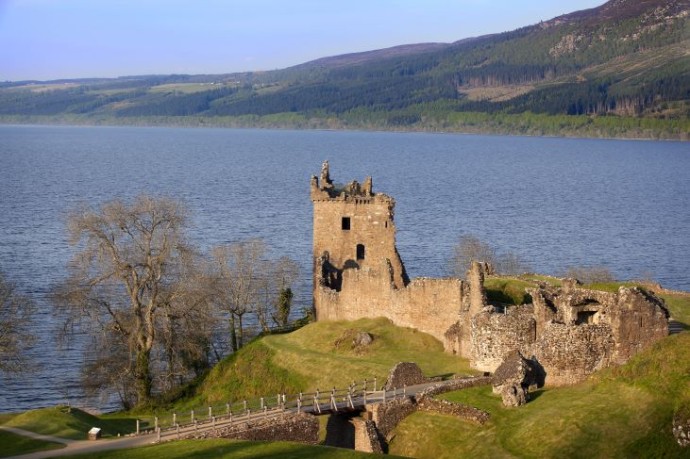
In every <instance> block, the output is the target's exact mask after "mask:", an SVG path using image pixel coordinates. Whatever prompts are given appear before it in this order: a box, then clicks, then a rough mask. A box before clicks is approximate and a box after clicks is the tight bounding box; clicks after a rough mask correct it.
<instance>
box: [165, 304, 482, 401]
mask: <svg viewBox="0 0 690 459" xmlns="http://www.w3.org/2000/svg"><path fill="white" fill-rule="evenodd" d="M352 330H356V331H366V332H368V333H370V334H372V335H373V336H374V342H373V343H372V344H371V345H369V346H367V347H365V348H362V349H352V348H351V346H350V340H348V339H345V340H344V341H343V343H342V344H341V345H340V346H336V341H338V339H339V338H342V337H348V336H349V335H350V334H351V333H352ZM401 361H409V362H416V363H418V364H419V366H420V367H421V368H422V371H423V372H424V373H425V374H426V375H427V376H438V375H445V374H451V373H472V370H470V368H469V363H468V361H467V360H465V359H461V358H458V357H457V356H453V355H450V354H447V353H445V352H444V351H443V345H442V344H441V342H440V341H438V340H437V339H435V338H433V337H432V336H431V335H428V334H426V333H422V332H419V331H417V330H414V329H411V328H401V327H396V326H394V325H393V324H392V323H391V322H390V321H389V320H387V319H383V318H379V319H360V320H357V321H353V322H345V321H333V322H317V323H312V324H309V325H307V326H306V327H303V328H301V329H299V330H297V331H295V332H292V333H288V334H282V335H270V336H265V337H263V338H261V339H259V340H256V341H254V342H252V343H251V344H250V345H248V346H246V347H245V348H243V349H241V350H240V352H238V353H237V354H236V355H234V356H232V357H229V358H227V359H225V360H223V361H222V362H221V363H220V364H218V365H217V366H216V367H215V368H214V369H213V370H212V371H211V373H210V374H209V375H208V377H207V378H206V380H205V381H204V382H203V383H201V384H200V386H199V388H198V390H197V395H196V396H195V397H193V398H192V400H193V401H194V402H197V403H198V402H204V403H206V402H211V403H216V402H219V401H227V400H241V399H243V398H249V397H256V396H261V395H270V394H277V393H287V394H296V393H297V392H300V391H303V392H310V391H314V390H315V389H317V388H318V389H320V390H328V389H330V388H332V387H334V386H335V387H338V388H344V387H347V386H348V385H349V384H350V383H351V382H352V381H353V380H355V381H357V382H358V383H359V382H362V381H363V380H364V379H368V380H370V381H371V380H372V379H373V378H374V377H376V378H377V380H378V383H379V384H381V383H383V381H384V380H385V378H386V377H387V376H388V372H389V371H390V370H391V368H392V367H393V366H394V365H395V364H396V363H398V362H401ZM178 406H179V405H178Z"/></svg>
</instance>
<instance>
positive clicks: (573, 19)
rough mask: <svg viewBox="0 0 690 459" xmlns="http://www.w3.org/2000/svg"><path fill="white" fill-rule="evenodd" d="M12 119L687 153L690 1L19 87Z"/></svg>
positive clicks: (1, 88) (8, 115)
mask: <svg viewBox="0 0 690 459" xmlns="http://www.w3.org/2000/svg"><path fill="white" fill-rule="evenodd" d="M0 117H1V118H0V120H2V121H5V122H23V121H27V122H37V121H38V122H41V121H45V122H51V121H58V122H74V123H109V124H193V125H197V124H205V125H219V126H277V127H321V128H323V127H332V128H347V127H352V128H377V129H382V128H383V129H385V128H388V129H420V130H422V129H424V130H451V131H452V130H459V131H469V132H475V131H490V132H514V133H526V134H556V135H558V134H560V135H595V136H596V135H605V136H630V137H664V138H683V139H687V138H688V137H687V136H688V134H687V133H688V132H689V131H690V121H689V118H690V0H612V1H610V2H608V3H606V4H604V5H602V6H601V7H598V8H594V9H590V10H585V11H580V12H576V13H572V14H569V15H565V16H561V17H558V18H555V19H552V20H550V21H547V22H543V23H540V24H536V25H532V26H529V27H524V28H522V29H518V30H515V31H512V32H506V33H502V34H496V35H488V36H483V37H478V38H472V39H466V40H461V41H458V42H455V43H451V44H442V43H431V44H417V45H405V46H399V47H395V48H390V49H385V50H378V51H371V52H367V53H357V54H350V55H343V56H335V57H330V58H323V59H319V60H316V61H313V62H308V63H305V64H301V65H298V66H295V67H291V68H288V69H283V70H277V71H272V72H247V73H241V74H227V75H195V76H189V75H169V76H133V77H122V78H118V79H102V80H69V81H53V82H7V83H4V84H0Z"/></svg>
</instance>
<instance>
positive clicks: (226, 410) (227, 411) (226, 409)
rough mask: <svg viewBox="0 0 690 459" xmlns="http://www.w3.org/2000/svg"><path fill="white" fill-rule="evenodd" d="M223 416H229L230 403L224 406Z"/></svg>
mask: <svg viewBox="0 0 690 459" xmlns="http://www.w3.org/2000/svg"><path fill="white" fill-rule="evenodd" d="M225 414H227V415H228V416H230V403H226V404H225Z"/></svg>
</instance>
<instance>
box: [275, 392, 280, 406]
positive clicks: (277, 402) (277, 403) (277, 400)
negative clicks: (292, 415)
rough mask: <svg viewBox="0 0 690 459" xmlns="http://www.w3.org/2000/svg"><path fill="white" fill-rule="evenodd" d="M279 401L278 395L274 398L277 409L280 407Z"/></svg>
mask: <svg viewBox="0 0 690 459" xmlns="http://www.w3.org/2000/svg"><path fill="white" fill-rule="evenodd" d="M280 399H281V397H280V394H278V395H277V396H276V406H277V407H280Z"/></svg>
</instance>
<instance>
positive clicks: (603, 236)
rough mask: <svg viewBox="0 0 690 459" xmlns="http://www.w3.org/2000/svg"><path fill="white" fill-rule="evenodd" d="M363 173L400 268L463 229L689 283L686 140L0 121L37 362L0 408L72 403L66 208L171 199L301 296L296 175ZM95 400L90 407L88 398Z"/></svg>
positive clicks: (7, 225)
mask: <svg viewBox="0 0 690 459" xmlns="http://www.w3.org/2000/svg"><path fill="white" fill-rule="evenodd" d="M324 159H328V160H329V161H330V164H331V175H332V177H333V178H334V180H335V181H336V182H339V183H344V182H347V181H350V180H352V179H357V180H360V181H362V180H363V179H364V177H365V176H366V175H372V176H373V182H374V190H375V191H382V192H386V193H388V194H390V195H392V196H394V197H395V198H396V202H397V208H396V220H397V227H398V248H399V251H400V254H401V256H402V258H403V260H404V262H405V264H406V267H407V270H408V273H409V274H410V276H412V277H417V276H440V275H443V274H444V273H445V267H446V263H447V259H448V256H449V253H450V252H451V248H452V246H453V245H454V244H455V242H456V241H457V239H458V237H459V236H460V235H461V234H465V233H471V234H475V235H478V236H480V238H481V239H482V240H484V241H486V242H488V243H490V244H491V245H493V246H494V247H496V248H497V249H499V250H503V251H512V252H514V253H516V254H518V255H519V256H520V257H521V258H522V259H523V260H525V261H526V262H528V263H529V264H530V265H531V266H532V267H533V268H534V269H535V270H536V271H538V272H544V273H552V274H558V273H560V272H562V271H564V270H565V268H567V267H568V266H580V265H604V266H607V267H609V268H610V269H611V270H612V271H613V273H614V274H615V275H616V276H617V277H619V278H634V277H641V276H645V277H652V278H654V279H656V280H658V281H659V282H661V283H662V284H663V285H664V286H666V287H669V288H676V289H685V290H690V276H689V275H688V273H690V144H688V143H673V142H663V143H662V142H637V141H613V140H575V139H542V138H521V137H493V136H470V135H444V134H399V133H365V132H326V131H306V132H305V131H265V130H224V129H172V128H171V129H167V128H104V127H27V126H24V127H13V126H0V269H1V270H2V271H4V272H5V274H6V275H7V276H8V277H9V278H10V279H11V280H12V281H14V282H15V283H17V285H18V287H19V289H20V290H21V291H22V292H23V293H25V294H27V295H29V296H31V297H33V298H34V299H35V301H36V303H37V304H38V305H39V308H40V315H39V318H38V320H37V325H36V328H37V332H38V334H39V335H40V342H39V344H38V346H37V347H36V349H35V350H34V351H33V357H34V358H35V359H36V361H37V362H39V370H38V372H37V373H36V374H34V375H32V376H31V377H30V378H24V379H23V380H19V381H16V380H15V381H7V380H2V379H0V411H13V410H23V409H28V408H32V407H38V406H46V405H51V404H55V403H63V402H65V401H68V400H69V401H71V403H73V404H77V405H86V404H88V405H89V406H94V405H96V406H98V404H99V403H98V401H90V402H87V401H85V400H84V399H83V398H82V397H81V395H80V394H79V390H78V379H79V366H80V363H81V361H82V354H81V351H80V350H79V349H76V348H75V349H67V350H63V351H59V350H57V349H56V346H55V344H54V340H53V332H54V330H55V323H54V322H53V321H52V320H51V311H50V304H49V303H48V302H47V300H46V297H47V292H48V291H49V289H50V286H51V285H53V284H55V283H56V282H58V281H59V280H60V279H62V276H63V275H64V273H65V269H64V268H65V264H66V262H67V261H68V259H69V258H70V256H71V253H72V252H71V249H70V247H69V245H68V244H67V241H66V235H65V215H66V213H67V211H68V210H70V209H71V208H73V207H74V206H75V205H77V204H79V203H82V202H90V203H100V202H103V201H106V200H110V199H113V198H115V197H120V198H130V197H133V196H136V195H138V194H140V193H149V194H155V195H170V196H173V197H175V198H178V199H180V200H183V201H184V202H185V203H186V205H187V206H188V208H189V209H190V210H191V211H192V214H193V227H192V228H191V229H190V236H191V237H192V238H193V239H194V240H195V241H196V243H197V244H198V245H199V246H200V247H201V248H203V249H207V248H209V247H211V246H213V245H217V244H221V243H228V242H231V241H235V240H238V239H242V238H248V237H257V236H258V237H263V238H264V239H265V240H266V241H267V242H268V243H269V244H270V246H271V247H272V249H273V252H274V253H275V254H276V255H283V254H287V255H289V256H291V257H293V258H295V259H296V260H298V261H299V262H300V264H301V266H302V280H301V282H300V285H299V286H298V289H297V301H298V303H299V304H298V305H297V306H298V307H299V306H306V305H308V304H309V302H310V293H309V285H310V282H309V276H310V266H311V261H310V260H311V252H310V250H311V203H310V201H309V177H310V176H311V175H312V174H318V173H319V171H320V167H321V162H322V161H323V160H324ZM101 406H103V405H101Z"/></svg>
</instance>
